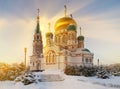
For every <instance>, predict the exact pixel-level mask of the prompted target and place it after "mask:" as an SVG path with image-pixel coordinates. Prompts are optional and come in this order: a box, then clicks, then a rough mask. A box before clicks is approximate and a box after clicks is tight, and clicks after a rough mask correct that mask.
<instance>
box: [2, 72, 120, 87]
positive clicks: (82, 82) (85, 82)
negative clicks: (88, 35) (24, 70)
mask: <svg viewBox="0 0 120 89" xmlns="http://www.w3.org/2000/svg"><path fill="white" fill-rule="evenodd" d="M59 73H60V71H47V72H46V71H45V72H43V73H42V75H49V74H50V75H51V74H52V77H51V78H53V75H54V74H59ZM38 74H41V73H36V75H38ZM62 74H63V73H62ZM60 75H61V73H60ZM63 76H64V79H62V80H59V81H58V80H57V81H52V82H36V83H32V84H29V85H24V84H23V83H21V82H18V83H15V82H14V81H0V89H120V87H114V86H103V85H101V84H98V83H103V84H108V85H109V84H113V85H119V86H120V77H111V78H110V79H98V78H96V77H83V76H67V75H64V74H63ZM36 78H37V77H36ZM54 80H56V79H54Z"/></svg>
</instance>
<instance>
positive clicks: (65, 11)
mask: <svg viewBox="0 0 120 89" xmlns="http://www.w3.org/2000/svg"><path fill="white" fill-rule="evenodd" d="M64 8H65V11H64V13H65V17H66V13H67V7H66V5H64Z"/></svg>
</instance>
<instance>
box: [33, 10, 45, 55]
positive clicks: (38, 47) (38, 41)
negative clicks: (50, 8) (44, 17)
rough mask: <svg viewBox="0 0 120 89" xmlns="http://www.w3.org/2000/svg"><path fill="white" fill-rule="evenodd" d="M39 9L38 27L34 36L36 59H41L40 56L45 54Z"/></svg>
mask: <svg viewBox="0 0 120 89" xmlns="http://www.w3.org/2000/svg"><path fill="white" fill-rule="evenodd" d="M39 13H40V11H39V9H38V16H37V26H36V30H35V34H34V40H33V55H34V56H36V57H40V55H41V54H42V53H43V42H42V35H41V31H40V24H39V20H40V16H39Z"/></svg>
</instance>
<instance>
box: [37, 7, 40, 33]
mask: <svg viewBox="0 0 120 89" xmlns="http://www.w3.org/2000/svg"><path fill="white" fill-rule="evenodd" d="M37 10H38V16H37V26H36V33H40V25H39V20H40V16H39V13H40V9H39V8H38V9H37Z"/></svg>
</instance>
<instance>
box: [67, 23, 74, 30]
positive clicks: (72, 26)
mask: <svg viewBox="0 0 120 89" xmlns="http://www.w3.org/2000/svg"><path fill="white" fill-rule="evenodd" d="M67 30H73V31H76V26H75V25H71V24H70V25H69V26H68V28H67Z"/></svg>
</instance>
